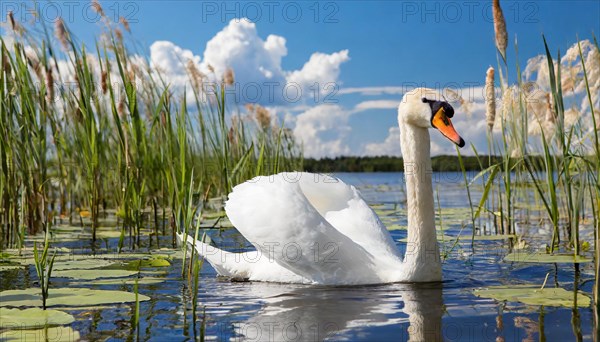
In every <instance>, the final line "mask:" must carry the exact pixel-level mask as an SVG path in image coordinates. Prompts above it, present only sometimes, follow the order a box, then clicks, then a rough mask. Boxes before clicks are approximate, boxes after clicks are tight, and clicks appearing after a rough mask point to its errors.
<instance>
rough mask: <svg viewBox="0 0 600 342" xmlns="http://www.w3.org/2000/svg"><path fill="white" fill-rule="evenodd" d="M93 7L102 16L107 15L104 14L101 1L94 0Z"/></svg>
mask: <svg viewBox="0 0 600 342" xmlns="http://www.w3.org/2000/svg"><path fill="white" fill-rule="evenodd" d="M92 8H93V9H94V11H95V12H96V13H98V14H99V15H100V16H101V17H105V15H104V10H103V9H102V6H100V3H99V2H98V0H92Z"/></svg>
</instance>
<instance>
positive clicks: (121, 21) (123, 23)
mask: <svg viewBox="0 0 600 342" xmlns="http://www.w3.org/2000/svg"><path fill="white" fill-rule="evenodd" d="M119 22H120V23H121V25H123V28H124V29H125V31H127V32H129V33H131V26H129V21H127V19H125V17H120V18H119Z"/></svg>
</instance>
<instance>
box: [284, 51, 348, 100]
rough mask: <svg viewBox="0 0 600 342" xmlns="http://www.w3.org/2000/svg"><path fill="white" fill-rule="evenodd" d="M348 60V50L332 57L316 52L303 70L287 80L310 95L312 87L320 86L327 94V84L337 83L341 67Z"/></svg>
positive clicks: (294, 73) (291, 74)
mask: <svg viewBox="0 0 600 342" xmlns="http://www.w3.org/2000/svg"><path fill="white" fill-rule="evenodd" d="M348 60H350V57H349V56H348V50H342V51H339V52H335V53H332V54H330V55H328V54H325V53H321V52H315V53H313V54H312V56H310V59H309V60H308V62H306V63H305V64H304V66H303V67H302V69H300V70H297V71H293V72H291V73H290V74H289V76H288V78H287V80H288V82H290V83H295V84H298V85H300V86H301V87H302V89H304V91H306V92H308V93H310V88H311V87H313V86H314V85H315V84H318V86H319V89H320V90H321V92H322V93H325V92H326V91H327V89H326V86H327V84H329V83H336V82H337V79H338V77H339V75H340V65H341V64H342V63H344V62H346V61H348Z"/></svg>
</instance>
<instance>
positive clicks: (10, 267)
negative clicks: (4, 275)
mask: <svg viewBox="0 0 600 342" xmlns="http://www.w3.org/2000/svg"><path fill="white" fill-rule="evenodd" d="M20 268H23V266H22V265H0V272H2V271H8V270H16V269H20Z"/></svg>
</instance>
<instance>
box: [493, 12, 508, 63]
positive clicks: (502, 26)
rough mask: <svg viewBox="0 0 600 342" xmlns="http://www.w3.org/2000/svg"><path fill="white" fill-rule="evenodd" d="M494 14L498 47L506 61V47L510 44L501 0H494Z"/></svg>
mask: <svg viewBox="0 0 600 342" xmlns="http://www.w3.org/2000/svg"><path fill="white" fill-rule="evenodd" d="M492 14H493V16H494V32H495V33H496V47H497V48H498V51H500V54H501V55H502V59H503V60H504V61H505V62H506V47H507V46H508V33H507V32H506V21H505V20H504V14H503V13H502V8H501V7H500V0H493V4H492Z"/></svg>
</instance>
